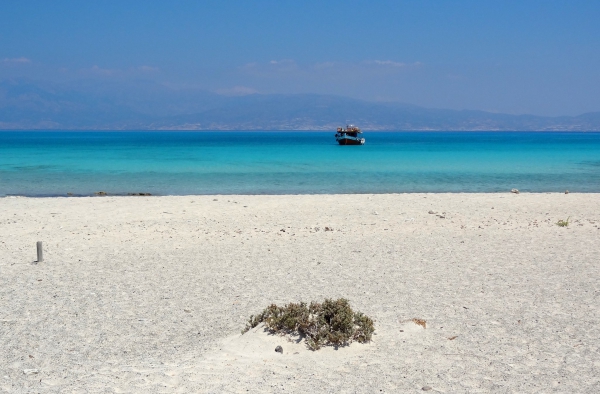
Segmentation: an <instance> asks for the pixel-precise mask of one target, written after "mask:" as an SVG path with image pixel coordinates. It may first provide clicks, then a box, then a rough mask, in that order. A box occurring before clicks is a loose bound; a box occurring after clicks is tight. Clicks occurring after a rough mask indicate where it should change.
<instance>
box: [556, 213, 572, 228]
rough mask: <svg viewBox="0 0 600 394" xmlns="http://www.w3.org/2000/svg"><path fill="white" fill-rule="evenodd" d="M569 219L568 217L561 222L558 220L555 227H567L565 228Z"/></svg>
mask: <svg viewBox="0 0 600 394" xmlns="http://www.w3.org/2000/svg"><path fill="white" fill-rule="evenodd" d="M570 218H571V217H570V216H569V217H568V218H567V220H562V219H560V220H559V221H558V222H557V223H556V225H557V226H558V227H567V226H568V225H569V219H570Z"/></svg>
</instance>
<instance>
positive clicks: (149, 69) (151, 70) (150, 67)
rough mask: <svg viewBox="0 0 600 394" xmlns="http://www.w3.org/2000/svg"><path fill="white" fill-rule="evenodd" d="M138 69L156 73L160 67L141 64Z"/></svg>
mask: <svg viewBox="0 0 600 394" xmlns="http://www.w3.org/2000/svg"><path fill="white" fill-rule="evenodd" d="M137 69H138V70H139V71H142V72H145V73H154V72H157V71H158V67H152V66H139V67H138V68H137Z"/></svg>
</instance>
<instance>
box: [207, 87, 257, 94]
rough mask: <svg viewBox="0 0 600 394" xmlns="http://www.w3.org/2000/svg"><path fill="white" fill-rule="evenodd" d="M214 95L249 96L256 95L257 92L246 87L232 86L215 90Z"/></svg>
mask: <svg viewBox="0 0 600 394" xmlns="http://www.w3.org/2000/svg"><path fill="white" fill-rule="evenodd" d="M215 93H217V94H221V95H223V96H248V95H250V94H257V93H258V91H257V90H256V89H252V88H249V87H247V86H234V87H232V88H229V89H217V90H216V91H215Z"/></svg>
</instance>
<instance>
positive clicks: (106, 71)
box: [83, 66, 119, 77]
mask: <svg viewBox="0 0 600 394" xmlns="http://www.w3.org/2000/svg"><path fill="white" fill-rule="evenodd" d="M83 72H84V73H86V72H87V73H91V74H95V75H102V76H105V77H110V76H113V75H115V74H117V73H119V70H115V69H110V68H101V67H98V66H93V67H92V68H88V69H85V70H83Z"/></svg>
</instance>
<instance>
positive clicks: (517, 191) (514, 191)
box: [510, 189, 519, 194]
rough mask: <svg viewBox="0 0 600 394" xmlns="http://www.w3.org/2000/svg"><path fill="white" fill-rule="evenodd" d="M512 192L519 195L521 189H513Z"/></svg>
mask: <svg viewBox="0 0 600 394" xmlns="http://www.w3.org/2000/svg"><path fill="white" fill-rule="evenodd" d="M510 192H511V193H515V194H519V189H512V190H511V191H510Z"/></svg>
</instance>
